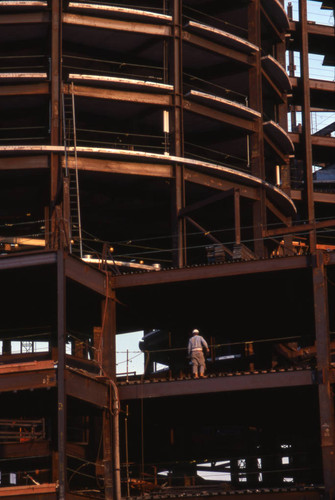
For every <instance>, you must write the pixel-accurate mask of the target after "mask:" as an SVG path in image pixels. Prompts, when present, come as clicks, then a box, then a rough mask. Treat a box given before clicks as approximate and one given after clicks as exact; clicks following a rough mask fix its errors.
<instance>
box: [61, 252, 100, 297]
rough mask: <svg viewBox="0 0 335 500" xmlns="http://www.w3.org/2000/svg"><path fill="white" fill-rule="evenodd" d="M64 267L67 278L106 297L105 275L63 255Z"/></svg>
mask: <svg viewBox="0 0 335 500" xmlns="http://www.w3.org/2000/svg"><path fill="white" fill-rule="evenodd" d="M64 265H65V276H66V277H67V278H69V279H72V280H73V281H76V282H77V283H80V284H81V285H84V286H85V287H87V288H89V289H91V290H94V291H95V292H97V293H99V294H100V295H103V296H106V294H107V292H108V289H109V288H108V277H107V275H106V273H104V272H103V271H100V270H99V269H96V268H94V267H91V266H89V265H87V264H85V263H84V262H82V261H80V260H78V259H76V258H74V257H72V256H70V255H67V254H64Z"/></svg>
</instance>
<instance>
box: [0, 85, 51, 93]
mask: <svg viewBox="0 0 335 500" xmlns="http://www.w3.org/2000/svg"><path fill="white" fill-rule="evenodd" d="M49 92H50V85H49V83H36V82H35V83H26V84H22V83H21V84H20V85H4V86H1V87H0V96H9V95H19V96H22V95H37V94H41V95H46V94H49Z"/></svg>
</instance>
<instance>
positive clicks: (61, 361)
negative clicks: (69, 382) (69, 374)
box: [57, 250, 66, 500]
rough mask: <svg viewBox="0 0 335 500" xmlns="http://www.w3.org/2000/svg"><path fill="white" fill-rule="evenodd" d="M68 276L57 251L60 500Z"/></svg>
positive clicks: (61, 498) (63, 470)
mask: <svg viewBox="0 0 335 500" xmlns="http://www.w3.org/2000/svg"><path fill="white" fill-rule="evenodd" d="M65 294H66V278H65V271H64V256H63V252H62V251H60V250H59V251H58V252H57V350H58V368H57V392H58V397H57V403H58V408H57V426H58V482H59V497H58V498H59V500H65V498H66V389H65V330H66V306H65Z"/></svg>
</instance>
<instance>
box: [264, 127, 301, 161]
mask: <svg viewBox="0 0 335 500" xmlns="http://www.w3.org/2000/svg"><path fill="white" fill-rule="evenodd" d="M263 128H264V132H265V133H266V135H267V136H268V137H269V139H270V140H271V141H272V142H273V143H274V144H275V145H276V146H278V147H279V148H280V149H281V151H282V152H283V153H284V154H287V155H291V154H293V153H294V145H293V142H292V141H291V138H290V137H289V135H288V133H287V132H285V130H284V129H283V128H282V127H281V126H280V125H278V123H275V122H274V121H272V120H270V121H267V122H264V123H263Z"/></svg>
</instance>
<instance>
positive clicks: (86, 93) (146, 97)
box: [64, 85, 172, 106]
mask: <svg viewBox="0 0 335 500" xmlns="http://www.w3.org/2000/svg"><path fill="white" fill-rule="evenodd" d="M64 93H65V94H71V93H73V94H74V95H77V96H82V97H90V98H95V99H110V100H112V101H124V102H133V103H141V104H150V105H156V106H172V96H170V95H169V94H158V93H156V92H152V93H150V92H134V91H131V90H117V89H106V88H98V87H85V86H81V85H74V86H73V92H72V90H71V91H70V90H69V85H64Z"/></svg>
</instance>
